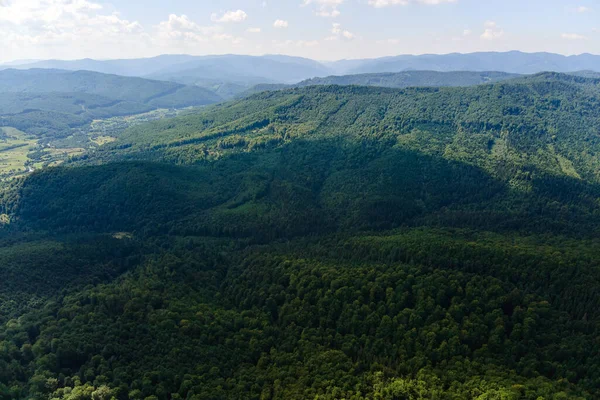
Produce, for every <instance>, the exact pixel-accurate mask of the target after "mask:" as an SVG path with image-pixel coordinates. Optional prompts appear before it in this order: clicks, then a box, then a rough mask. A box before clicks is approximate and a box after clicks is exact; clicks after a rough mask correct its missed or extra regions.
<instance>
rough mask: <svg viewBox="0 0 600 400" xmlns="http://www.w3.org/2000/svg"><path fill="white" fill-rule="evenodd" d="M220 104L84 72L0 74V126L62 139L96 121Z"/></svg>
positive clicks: (153, 84)
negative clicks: (156, 111) (74, 129)
mask: <svg viewBox="0 0 600 400" xmlns="http://www.w3.org/2000/svg"><path fill="white" fill-rule="evenodd" d="M220 101H222V99H221V97H220V96H219V95H217V94H216V93H214V92H212V91H210V90H207V89H203V88H200V87H196V86H185V85H181V84H178V83H172V82H161V81H154V80H148V79H141V78H133V77H123V76H117V75H107V74H101V73H97V72H89V71H75V72H72V71H63V70H44V69H31V70H14V69H8V70H3V71H0V126H8V127H12V128H17V129H20V130H22V131H24V132H26V133H27V134H30V135H33V136H34V137H38V138H46V139H48V138H52V139H56V138H61V137H67V136H69V135H72V134H73V132H72V129H73V128H78V127H82V126H84V125H86V124H89V123H90V122H92V121H93V120H95V119H102V118H110V117H115V116H125V115H134V114H140V113H145V112H148V111H151V110H156V109H159V108H169V109H172V108H185V107H191V106H205V105H208V104H214V103H218V102H220Z"/></svg>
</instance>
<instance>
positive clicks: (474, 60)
mask: <svg viewBox="0 0 600 400" xmlns="http://www.w3.org/2000/svg"><path fill="white" fill-rule="evenodd" d="M5 67H8V66H5ZM10 67H11V68H16V69H29V68H51V69H65V70H88V71H95V72H102V73H108V74H117V75H123V76H139V77H152V78H156V79H161V80H174V81H180V82H181V83H186V84H189V83H195V81H201V80H211V79H212V80H217V81H229V82H238V83H244V84H248V83H252V82H254V83H296V82H299V81H301V80H304V79H309V78H314V77H323V76H328V75H348V74H365V73H380V72H402V71H407V70H427V71H499V72H508V73H516V74H533V73H537V72H542V71H555V72H575V71H582V70H592V71H600V56H597V55H592V54H581V55H577V56H563V55H559V54H552V53H523V52H519V51H511V52H505V53H497V52H482V53H470V54H458V53H455V54H443V55H437V54H425V55H400V56H395V57H383V58H377V59H364V60H340V61H335V62H317V61H314V60H310V59H306V58H301V57H290V56H282V55H266V56H260V57H256V56H244V55H217V56H189V55H161V56H158V57H153V58H145V59H131V60H105V61H102V60H92V59H84V60H74V61H62V60H45V61H34V62H27V63H23V64H21V65H14V63H11V65H10Z"/></svg>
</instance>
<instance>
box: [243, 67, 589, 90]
mask: <svg viewBox="0 0 600 400" xmlns="http://www.w3.org/2000/svg"><path fill="white" fill-rule="evenodd" d="M582 74H584V73H582ZM519 76H520V75H517V74H508V73H504V72H471V71H459V72H436V71H410V72H395V73H380V74H361V75H342V76H327V77H324V78H312V79H307V80H304V81H302V82H299V83H296V84H294V85H285V84H264V83H263V84H259V85H256V86H253V87H251V88H250V89H248V90H246V91H244V92H242V93H241V94H240V96H249V95H252V94H256V93H260V92H264V91H271V90H282V89H289V88H293V87H306V86H322V85H341V86H348V85H355V86H379V87H389V88H406V87H411V86H419V87H448V86H474V85H483V84H486V83H494V82H500V81H504V80H508V79H512V78H517V77H519ZM583 76H585V75H583ZM590 77H591V76H590Z"/></svg>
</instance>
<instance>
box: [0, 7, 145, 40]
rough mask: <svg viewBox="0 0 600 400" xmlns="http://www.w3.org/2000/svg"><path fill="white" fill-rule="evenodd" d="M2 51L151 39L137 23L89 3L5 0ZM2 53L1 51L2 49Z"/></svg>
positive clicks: (1, 17)
mask: <svg viewBox="0 0 600 400" xmlns="http://www.w3.org/2000/svg"><path fill="white" fill-rule="evenodd" d="M0 5H1V9H0V28H1V29H2V31H1V32H0V48H17V49H19V50H24V49H28V48H32V47H36V46H65V47H68V46H71V45H83V44H85V45H88V44H89V43H91V42H93V43H95V44H97V45H102V44H105V45H109V44H111V45H113V46H114V44H119V43H120V44H125V43H127V42H128V41H137V42H140V41H143V40H147V39H148V35H147V34H146V33H145V31H144V28H143V27H142V25H141V24H140V23H139V22H137V21H129V20H126V19H123V18H121V17H120V16H119V14H118V13H103V7H102V6H101V5H100V4H98V3H93V2H90V1H87V0H3V1H2V3H1V4H0ZM0 51H2V50H0Z"/></svg>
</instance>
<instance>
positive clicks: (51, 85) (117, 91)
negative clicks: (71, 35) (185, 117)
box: [0, 69, 221, 107]
mask: <svg viewBox="0 0 600 400" xmlns="http://www.w3.org/2000/svg"><path fill="white" fill-rule="evenodd" d="M1 92H36V93H52V92H69V93H70V92H79V93H87V94H95V95H100V96H104V97H107V98H111V99H118V100H127V101H135V102H141V103H150V102H152V103H153V104H156V105H157V106H159V107H160V106H162V102H161V100H160V99H164V98H169V99H170V100H169V103H171V102H172V100H173V99H174V98H175V97H179V101H176V103H179V104H178V106H179V107H187V106H191V105H204V104H210V103H216V102H218V101H220V100H221V98H220V97H219V96H218V95H216V94H215V93H213V92H211V91H209V90H206V89H203V88H200V87H195V86H194V87H186V86H185V85H182V84H178V83H174V82H161V81H157V80H150V79H143V78H137V77H125V76H118V75H111V74H102V73H98V72H91V71H74V72H73V71H65V70H49V69H29V70H17V69H7V70H3V71H0V93H1ZM165 106H167V104H165Z"/></svg>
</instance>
